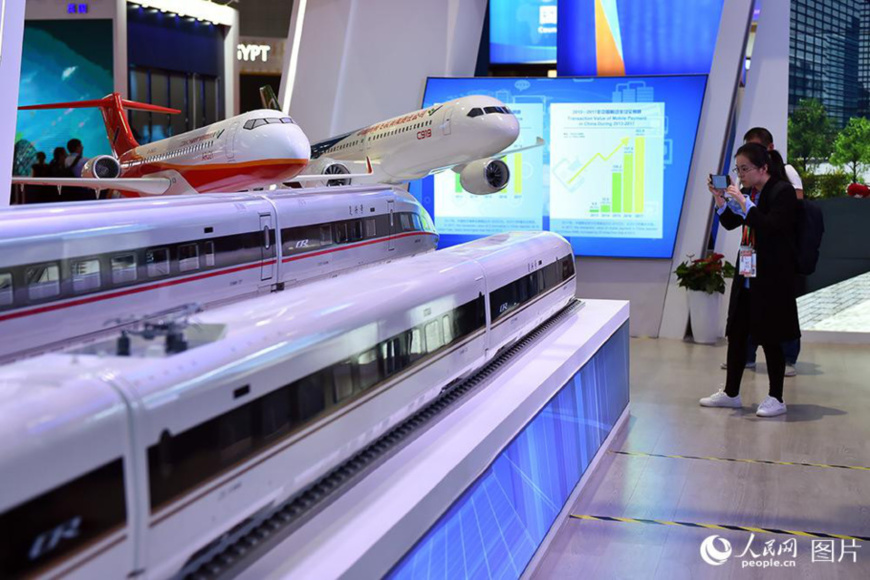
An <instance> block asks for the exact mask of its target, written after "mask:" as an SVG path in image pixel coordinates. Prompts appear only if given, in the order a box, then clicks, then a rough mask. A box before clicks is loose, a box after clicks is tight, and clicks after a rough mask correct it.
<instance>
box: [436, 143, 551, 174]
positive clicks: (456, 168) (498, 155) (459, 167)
mask: <svg viewBox="0 0 870 580" xmlns="http://www.w3.org/2000/svg"><path fill="white" fill-rule="evenodd" d="M543 146H544V138H543V137H538V138H537V139H535V144H534V145H527V146H526V147H518V148H516V149H505V150H504V151H499V152H498V153H496V154H495V155H490V156H489V157H481V159H500V158H502V157H505V156H506V155H513V154H514V153H519V152H521V151H528V150H529V149H536V148H538V147H543ZM474 161H480V159H475V160H474ZM474 161H469V162H468V163H462V164H460V165H454V166H453V167H452V168H451V169H453V171H454V172H455V173H462V170H463V169H465V167H466V166H467V165H468V164H469V163H474ZM444 169H445V168H442V169H441V171H443V170H444ZM433 173H438V171H433Z"/></svg>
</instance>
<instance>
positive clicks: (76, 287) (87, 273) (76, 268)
mask: <svg viewBox="0 0 870 580" xmlns="http://www.w3.org/2000/svg"><path fill="white" fill-rule="evenodd" d="M72 283H73V292H76V293H81V292H89V291H91V290H97V289H98V288H99V287H100V261H99V260H96V259H95V260H82V261H80V262H74V263H73V265H72Z"/></svg>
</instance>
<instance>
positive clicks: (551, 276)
mask: <svg viewBox="0 0 870 580" xmlns="http://www.w3.org/2000/svg"><path fill="white" fill-rule="evenodd" d="M558 267H559V266H558V263H557V262H553V263H552V264H547V266H546V267H545V268H544V289H545V290H549V289H550V288H555V287H556V285H557V284H558V283H559V279H558V278H559V270H558Z"/></svg>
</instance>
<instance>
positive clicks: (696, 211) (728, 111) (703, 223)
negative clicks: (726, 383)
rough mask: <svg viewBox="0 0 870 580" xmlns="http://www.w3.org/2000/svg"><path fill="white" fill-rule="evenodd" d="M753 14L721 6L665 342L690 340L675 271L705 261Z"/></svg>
mask: <svg viewBox="0 0 870 580" xmlns="http://www.w3.org/2000/svg"><path fill="white" fill-rule="evenodd" d="M752 8H753V1H752V0H728V1H727V2H724V3H723V6H722V19H721V20H720V22H719V36H718V38H717V39H716V50H715V52H714V53H713V66H712V67H711V69H710V76H709V77H708V80H707V93H706V95H705V96H704V108H703V111H702V113H701V122H700V125H699V126H698V140H697V142H696V143H695V154H694V157H693V158H692V167H691V168H690V170H689V181H688V185H687V187H686V197H685V201H684V203H683V212H682V214H681V216H680V229H679V232H678V234H677V243H676V245H675V246H674V258H673V260H672V261H671V264H670V269H671V274H670V277H669V281H668V288H667V293H666V295H665V305H664V309H663V311H662V320H661V326H660V328H659V336H660V337H662V338H676V339H682V338H683V337H684V336H685V334H686V324H687V323H688V320H689V305H688V302H687V300H686V291H685V289H683V288H680V287H678V286H677V277H676V275H675V274H673V270H675V269H676V267H677V266H678V265H679V264H680V262H682V261H683V260H685V258H686V255H687V254H694V255H695V256H701V255H703V253H704V249H705V247H706V243H707V240H708V237H707V236H708V235H709V232H710V227H711V222H712V217H713V198H712V196H711V195H710V192H709V191H708V190H707V175H708V174H710V173H715V172H716V171H718V170H719V168H720V166H721V165H722V163H723V161H724V159H723V155H724V153H725V146H726V140H727V135H728V131H729V129H730V128H731V123H732V122H733V118H732V111H733V110H734V102H735V99H736V96H737V90H738V86H739V82H740V75H741V74H742V71H743V66H744V65H743V61H744V55H745V52H746V43H747V40H748V37H749V26H750V24H751V19H752Z"/></svg>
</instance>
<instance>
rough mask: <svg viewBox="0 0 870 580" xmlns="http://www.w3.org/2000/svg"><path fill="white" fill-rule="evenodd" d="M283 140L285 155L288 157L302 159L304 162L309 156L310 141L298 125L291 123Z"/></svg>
mask: <svg viewBox="0 0 870 580" xmlns="http://www.w3.org/2000/svg"><path fill="white" fill-rule="evenodd" d="M289 129H290V131H289V132H288V135H287V140H286V141H285V143H284V144H285V147H286V155H287V158H289V159H304V160H305V161H306V162H307V161H308V160H309V159H310V158H311V143H310V142H309V141H308V137H307V136H306V135H305V133H304V132H303V131H302V129H301V128H300V127H299V125H291V126H290V127H289Z"/></svg>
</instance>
